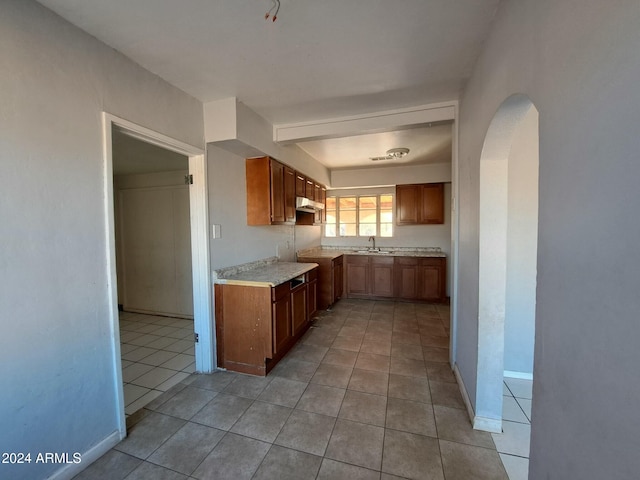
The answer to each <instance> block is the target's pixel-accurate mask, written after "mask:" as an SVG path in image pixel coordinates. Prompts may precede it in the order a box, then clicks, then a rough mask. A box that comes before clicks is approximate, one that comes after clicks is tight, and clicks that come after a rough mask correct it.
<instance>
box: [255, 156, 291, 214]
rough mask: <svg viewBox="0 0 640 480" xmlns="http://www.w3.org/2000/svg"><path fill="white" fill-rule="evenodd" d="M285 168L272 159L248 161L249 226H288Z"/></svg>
mask: <svg viewBox="0 0 640 480" xmlns="http://www.w3.org/2000/svg"><path fill="white" fill-rule="evenodd" d="M284 169H285V166H284V165H283V164H282V163H280V162H278V161H276V160H274V159H272V158H269V157H258V158H248V159H247V160H246V176H247V225H273V224H276V225H277V224H281V223H285V222H286V217H285V177H284Z"/></svg>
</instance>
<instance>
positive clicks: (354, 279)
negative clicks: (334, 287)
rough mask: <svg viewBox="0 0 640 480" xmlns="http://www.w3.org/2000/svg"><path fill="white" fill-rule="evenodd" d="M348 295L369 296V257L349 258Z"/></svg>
mask: <svg viewBox="0 0 640 480" xmlns="http://www.w3.org/2000/svg"><path fill="white" fill-rule="evenodd" d="M347 295H369V257H356V256H348V257H347Z"/></svg>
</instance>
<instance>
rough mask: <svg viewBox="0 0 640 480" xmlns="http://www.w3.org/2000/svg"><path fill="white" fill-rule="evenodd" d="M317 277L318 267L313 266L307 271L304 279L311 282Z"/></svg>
mask: <svg viewBox="0 0 640 480" xmlns="http://www.w3.org/2000/svg"><path fill="white" fill-rule="evenodd" d="M317 279H318V268H317V267H316V268H314V269H313V270H311V271H309V272H307V274H306V281H307V282H313V281H314V280H317Z"/></svg>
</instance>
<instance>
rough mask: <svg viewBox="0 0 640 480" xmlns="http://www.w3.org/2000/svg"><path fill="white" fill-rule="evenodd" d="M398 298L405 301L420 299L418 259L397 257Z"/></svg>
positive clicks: (396, 282)
mask: <svg viewBox="0 0 640 480" xmlns="http://www.w3.org/2000/svg"><path fill="white" fill-rule="evenodd" d="M395 285H396V297H398V298H401V299H403V300H413V299H416V298H418V296H419V295H418V259H417V258H416V257H397V258H396V259H395Z"/></svg>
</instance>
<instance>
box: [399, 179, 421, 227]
mask: <svg viewBox="0 0 640 480" xmlns="http://www.w3.org/2000/svg"><path fill="white" fill-rule="evenodd" d="M421 189H422V187H421V186H420V185H398V186H396V225H414V224H417V223H419V222H420V214H419V211H418V205H419V203H420V196H421V195H420V194H421Z"/></svg>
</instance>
